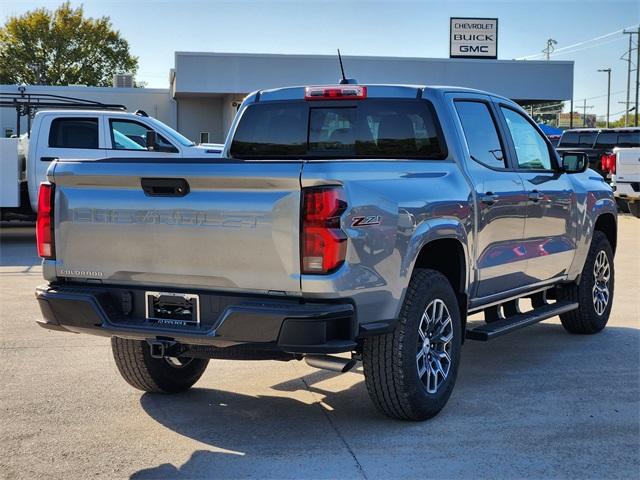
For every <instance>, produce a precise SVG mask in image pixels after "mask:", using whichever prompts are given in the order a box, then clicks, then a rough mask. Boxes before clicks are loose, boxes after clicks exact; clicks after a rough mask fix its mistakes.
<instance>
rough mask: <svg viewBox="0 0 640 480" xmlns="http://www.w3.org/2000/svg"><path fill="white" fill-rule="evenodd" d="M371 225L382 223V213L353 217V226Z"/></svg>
mask: <svg viewBox="0 0 640 480" xmlns="http://www.w3.org/2000/svg"><path fill="white" fill-rule="evenodd" d="M371 225H380V215H369V216H366V217H353V221H352V222H351V226H352V227H370V226H371Z"/></svg>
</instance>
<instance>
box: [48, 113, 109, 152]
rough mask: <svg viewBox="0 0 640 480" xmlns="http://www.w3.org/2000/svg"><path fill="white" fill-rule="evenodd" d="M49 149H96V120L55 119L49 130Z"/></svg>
mask: <svg viewBox="0 0 640 480" xmlns="http://www.w3.org/2000/svg"><path fill="white" fill-rule="evenodd" d="M49 147H52V148H90V149H96V148H98V119H97V118H65V117H61V118H55V119H53V121H52V122H51V128H50V129H49Z"/></svg>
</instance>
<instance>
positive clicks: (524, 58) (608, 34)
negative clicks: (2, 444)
mask: <svg viewBox="0 0 640 480" xmlns="http://www.w3.org/2000/svg"><path fill="white" fill-rule="evenodd" d="M636 26H637V25H631V26H629V27H625V28H621V29H619V30H616V31H615V32H609V33H605V34H604V35H600V36H598V37H594V38H590V39H589V40H583V41H581V42H578V43H574V44H573V45H567V46H566V47H561V48H557V49H556V50H555V51H554V52H553V54H554V55H557V54H558V53H560V52H563V51H565V50H568V49H570V48H574V47H579V46H581V45H585V44H587V43H591V42H595V41H597V40H602V39H605V38H608V37H611V36H613V35H617V34H619V33H622V32H624V31H625V30H626V29H628V28H636ZM594 46H595V45H594ZM544 55H545V54H544V53H535V54H533V55H527V56H524V57H519V58H516V60H529V59H531V58H536V57H542V56H544Z"/></svg>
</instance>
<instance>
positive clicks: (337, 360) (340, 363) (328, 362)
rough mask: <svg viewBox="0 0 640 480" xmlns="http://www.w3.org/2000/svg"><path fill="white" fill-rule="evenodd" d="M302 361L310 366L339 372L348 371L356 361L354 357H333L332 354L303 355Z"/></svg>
mask: <svg viewBox="0 0 640 480" xmlns="http://www.w3.org/2000/svg"><path fill="white" fill-rule="evenodd" d="M304 361H305V362H307V365H309V366H310V367H314V368H321V369H323V370H331V371H332V372H340V373H346V372H348V371H349V370H351V369H352V368H353V367H354V366H355V364H356V362H357V360H356V359H355V358H342V357H334V356H333V355H305V357H304Z"/></svg>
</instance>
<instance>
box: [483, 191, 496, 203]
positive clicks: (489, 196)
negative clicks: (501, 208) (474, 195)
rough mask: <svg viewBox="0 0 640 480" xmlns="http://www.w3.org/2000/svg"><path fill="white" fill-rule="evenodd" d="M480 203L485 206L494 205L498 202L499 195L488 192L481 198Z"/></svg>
mask: <svg viewBox="0 0 640 480" xmlns="http://www.w3.org/2000/svg"><path fill="white" fill-rule="evenodd" d="M480 201H481V202H482V203H484V204H485V205H493V204H494V203H496V202H497V201H498V195H496V194H495V193H492V192H487V193H485V194H484V195H482V196H481V197H480Z"/></svg>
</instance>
